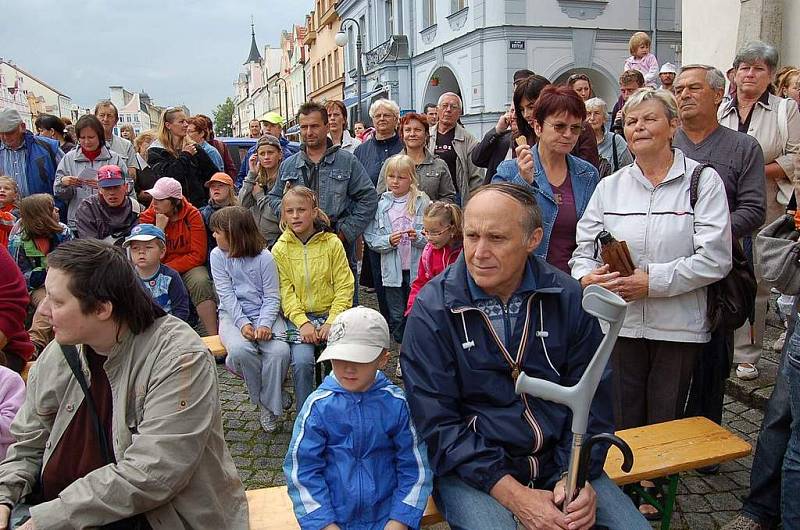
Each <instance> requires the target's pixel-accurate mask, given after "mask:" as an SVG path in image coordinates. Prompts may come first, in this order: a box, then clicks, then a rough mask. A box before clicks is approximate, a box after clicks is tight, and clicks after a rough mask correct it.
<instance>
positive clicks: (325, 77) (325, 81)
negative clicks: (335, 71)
mask: <svg viewBox="0 0 800 530" xmlns="http://www.w3.org/2000/svg"><path fill="white" fill-rule="evenodd" d="M322 84H323V85H327V84H328V59H327V58H325V57H323V58H322Z"/></svg>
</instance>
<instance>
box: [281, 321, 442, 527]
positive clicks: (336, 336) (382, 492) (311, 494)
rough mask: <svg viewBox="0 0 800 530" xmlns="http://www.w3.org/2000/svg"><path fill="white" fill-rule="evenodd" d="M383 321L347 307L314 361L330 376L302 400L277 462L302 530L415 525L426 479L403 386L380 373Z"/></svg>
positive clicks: (384, 352) (385, 349)
mask: <svg viewBox="0 0 800 530" xmlns="http://www.w3.org/2000/svg"><path fill="white" fill-rule="evenodd" d="M388 353H389V326H388V325H387V324H386V320H385V319H384V318H383V317H382V316H381V314H380V313H378V312H377V311H375V310H373V309H369V308H366V307H354V308H352V309H348V310H347V311H344V312H343V313H341V314H340V315H339V316H338V317H337V318H336V320H335V321H334V322H333V325H332V326H331V330H330V334H329V335H328V347H327V348H326V349H325V351H324V352H323V353H322V355H321V356H320V358H319V359H318V361H317V362H322V361H331V362H332V364H333V374H332V375H328V376H327V377H326V378H325V381H323V383H322V385H320V386H319V388H317V390H315V391H314V392H313V393H312V394H311V395H310V396H309V397H308V399H307V400H306V402H305V404H304V405H303V408H302V409H301V410H300V412H299V414H298V415H297V420H296V421H295V424H294V432H293V433H292V440H291V442H290V443H289V451H288V453H287V454H286V459H285V461H284V464H283V470H284V473H285V474H286V482H287V484H288V488H289V496H290V497H291V499H292V503H293V505H294V513H295V516H296V517H297V521H298V523H300V527H301V528H303V529H306V528H309V529H310V528H314V529H319V528H322V529H324V530H333V529H338V528H351V527H352V528H359V529H362V528H363V529H373V528H374V529H376V530H383V529H388V530H400V529H404V528H418V527H419V524H420V520H421V519H422V514H423V512H424V510H425V505H426V504H427V501H428V496H429V495H430V493H431V488H432V483H431V481H432V478H431V471H430V467H429V466H428V456H427V451H426V448H425V445H424V443H423V442H422V441H421V440H419V438H418V437H417V432H416V429H415V428H414V425H413V424H412V422H411V417H410V414H409V410H408V404H407V403H406V398H405V394H404V393H403V391H402V390H401V389H400V388H399V387H397V386H395V385H394V384H392V383H391V382H390V381H389V379H387V377H386V376H385V375H384V374H383V372H381V371H380V368H383V367H384V366H386V361H387V359H388Z"/></svg>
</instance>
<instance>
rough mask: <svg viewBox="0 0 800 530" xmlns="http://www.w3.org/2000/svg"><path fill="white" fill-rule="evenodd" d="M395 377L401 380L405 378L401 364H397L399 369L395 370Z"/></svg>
mask: <svg viewBox="0 0 800 530" xmlns="http://www.w3.org/2000/svg"><path fill="white" fill-rule="evenodd" d="M394 376H395V377H399V378H400V379H402V378H403V369H402V368H400V363H399V362H398V363H397V368H395V370H394Z"/></svg>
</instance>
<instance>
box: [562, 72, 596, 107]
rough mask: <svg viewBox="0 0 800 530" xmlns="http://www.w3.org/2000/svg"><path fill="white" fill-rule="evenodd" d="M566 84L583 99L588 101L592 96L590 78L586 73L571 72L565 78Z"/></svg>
mask: <svg viewBox="0 0 800 530" xmlns="http://www.w3.org/2000/svg"><path fill="white" fill-rule="evenodd" d="M567 84H568V85H569V87H570V88H571V89H572V90H574V91H575V93H577V94H578V96H580V98H581V99H582V100H583V101H588V100H590V99H591V98H593V97H594V89H593V88H592V80H591V79H589V76H588V75H586V74H572V75H571V76H569V79H567Z"/></svg>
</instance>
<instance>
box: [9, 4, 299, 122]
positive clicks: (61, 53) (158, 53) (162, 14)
mask: <svg viewBox="0 0 800 530" xmlns="http://www.w3.org/2000/svg"><path fill="white" fill-rule="evenodd" d="M313 5H314V2H313V0H260V1H259V0H194V1H192V2H189V1H186V0H132V1H129V2H121V1H119V0H105V1H104V0H77V1H76V0H24V1H23V0H0V12H2V19H3V22H2V24H0V57H3V58H4V59H5V60H9V59H10V60H12V61H13V62H15V63H16V64H17V65H18V66H19V67H20V68H22V69H23V70H26V71H28V72H29V73H30V74H32V75H34V76H36V77H38V78H39V79H41V80H42V81H44V82H46V83H48V84H49V85H50V86H52V87H54V88H56V89H58V90H59V91H61V92H63V93H64V94H66V95H68V96H70V97H71V98H72V101H73V102H74V103H78V104H79V105H82V106H86V107H92V106H94V104H95V103H96V102H97V100H99V99H104V98H108V95H109V91H108V87H109V86H111V85H122V86H124V87H125V88H126V89H128V90H130V91H139V90H144V91H145V92H147V93H148V94H150V97H151V98H152V99H153V101H154V102H155V103H156V104H158V105H162V106H170V105H177V104H185V105H187V106H188V107H189V109H190V110H191V112H192V113H204V114H208V115H211V112H212V111H213V109H214V108H216V106H217V105H218V104H219V103H221V102H223V101H224V100H225V98H226V97H227V96H232V95H233V82H234V80H235V78H236V76H237V75H238V73H239V72H240V70H241V69H242V63H243V62H244V61H245V59H247V54H248V52H249V51H250V15H251V14H252V15H253V17H254V20H255V29H256V42H257V43H258V46H259V51H262V53H263V47H264V45H265V44H272V45H273V46H276V47H277V46H278V44H279V42H280V32H281V30H282V29H289V28H291V26H292V24H304V23H305V15H306V14H307V13H308V12H309V11H310V10H311V8H312V7H313Z"/></svg>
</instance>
